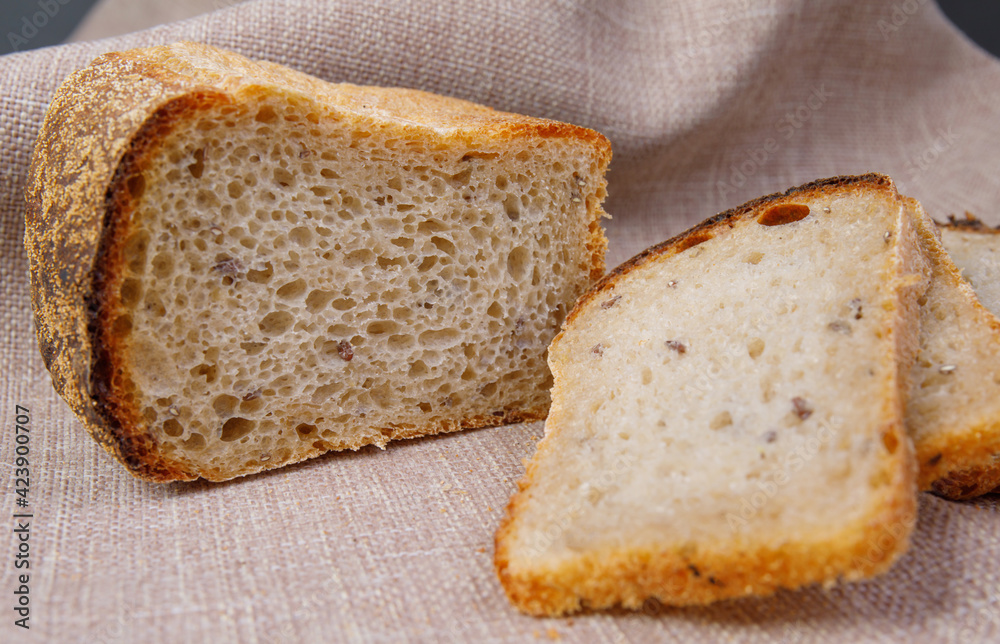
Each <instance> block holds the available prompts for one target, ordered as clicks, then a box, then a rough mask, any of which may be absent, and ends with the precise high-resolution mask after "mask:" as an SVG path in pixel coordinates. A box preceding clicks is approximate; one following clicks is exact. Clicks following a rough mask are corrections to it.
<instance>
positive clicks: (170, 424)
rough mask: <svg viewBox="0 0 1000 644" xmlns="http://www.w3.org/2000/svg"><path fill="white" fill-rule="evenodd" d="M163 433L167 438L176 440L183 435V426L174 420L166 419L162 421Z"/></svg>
mask: <svg viewBox="0 0 1000 644" xmlns="http://www.w3.org/2000/svg"><path fill="white" fill-rule="evenodd" d="M163 433H164V434H166V435H167V436H172V437H174V438H176V437H178V436H180V435H181V434H183V433H184V426H183V425H181V424H180V423H179V422H178V421H177V420H176V419H174V418H168V419H166V420H165V421H163Z"/></svg>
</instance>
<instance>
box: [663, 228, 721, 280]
mask: <svg viewBox="0 0 1000 644" xmlns="http://www.w3.org/2000/svg"><path fill="white" fill-rule="evenodd" d="M712 237H714V235H712V233H710V232H709V231H707V230H700V231H697V232H694V233H692V234H690V235H688V236H687V237H685V238H684V239H682V240H681V241H679V242H678V243H677V252H678V253H683V252H684V251H686V250H688V249H689V248H694V247H695V246H697V245H698V244H704V243H705V242H707V241H708V240H709V239H711V238H712ZM668 286H671V285H670V284H668Z"/></svg>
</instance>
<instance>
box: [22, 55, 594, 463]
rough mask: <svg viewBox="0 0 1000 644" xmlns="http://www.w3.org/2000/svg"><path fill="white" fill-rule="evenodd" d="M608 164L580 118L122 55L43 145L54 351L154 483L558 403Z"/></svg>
mask: <svg viewBox="0 0 1000 644" xmlns="http://www.w3.org/2000/svg"><path fill="white" fill-rule="evenodd" d="M609 159H610V146H609V144H608V142H607V140H606V139H605V138H604V137H602V136H601V135H599V134H597V133H596V132H593V131H591V130H587V129H585V128H580V127H575V126H571V125H566V124H562V123H556V122H552V121H545V120H540V119H533V118H528V117H523V116H518V115H514V114H506V113H502V112H497V111H494V110H491V109H488V108H485V107H482V106H478V105H474V104H471V103H468V102H465V101H460V100H455V99H450V98H444V97H440V96H435V95H431V94H427V93H424V92H418V91H412V90H402V89H381V88H372V87H356V86H352V85H333V84H329V83H325V82H322V81H319V80H317V79H314V78H311V77H309V76H306V75H304V74H301V73H298V72H295V71H293V70H290V69H287V68H284V67H280V66H278V65H274V64H269V63H263V62H253V61H250V60H247V59H245V58H243V57H241V56H237V55H235V54H232V53H228V52H224V51H221V50H218V49H215V48H212V47H208V46H204V45H197V44H192V43H182V44H176V45H172V46H170V47H154V48H149V49H138V50H132V51H127V52H121V53H113V54H107V55H105V56H102V57H101V58H99V59H97V60H96V61H95V62H94V63H92V64H91V65H90V66H89V67H87V68H85V69H83V70H82V71H80V72H78V73H76V74H74V75H73V76H71V77H70V78H69V80H67V81H66V83H65V84H64V85H63V86H62V87H61V88H60V89H59V91H58V93H57V94H56V96H55V98H54V100H53V102H52V105H51V107H50V110H49V113H48V115H47V117H46V119H45V122H44V125H43V127H42V130H41V133H40V135H39V139H38V144H37V147H36V150H35V155H34V159H33V164H32V169H31V176H30V182H29V187H28V213H27V219H26V234H25V244H26V247H27V252H28V257H29V260H30V265H31V266H30V267H31V275H32V292H33V306H34V310H35V315H36V320H37V322H38V339H39V344H40V347H41V350H42V354H43V357H44V358H45V360H46V363H47V365H48V366H49V369H50V371H51V372H52V375H53V381H54V383H55V386H56V388H57V390H59V392H60V393H61V394H62V395H63V396H64V397H65V398H66V400H67V401H68V402H69V403H70V405H71V406H72V407H73V409H74V410H75V412H76V413H77V415H78V416H79V417H80V419H81V420H82V421H83V423H84V424H85V425H86V426H87V427H88V429H89V430H90V431H91V433H92V435H93V436H94V437H95V438H96V439H97V440H98V441H99V442H100V443H102V444H103V445H104V446H105V447H106V448H108V449H109V450H110V451H111V452H112V453H113V454H114V455H115V456H117V457H118V458H119V459H120V460H121V461H122V462H123V463H125V464H126V465H127V466H128V468H129V470H130V471H131V472H132V473H133V474H136V475H137V476H140V477H142V478H146V479H150V480H156V481H167V480H180V479H193V478H196V477H204V478H207V479H211V480H223V479H228V478H232V477H235V476H240V475H244V474H249V473H252V472H257V471H260V470H265V469H271V468H274V467H278V466H280V465H283V464H286V463H293V462H296V461H301V460H303V459H306V458H309V457H312V456H316V455H318V454H322V453H323V452H326V451H328V450H341V449H357V448H359V447H361V446H363V445H371V444H374V445H379V446H383V445H385V444H386V442H387V441H389V440H391V439H397V438H406V437H413V436H420V435H424V434H434V433H438V432H447V431H456V430H460V429H463V428H468V427H481V426H487V425H497V424H501V423H510V422H517V421H520V420H526V419H539V418H543V417H544V416H545V413H546V411H547V409H548V405H549V394H548V388H549V383H550V382H551V377H550V375H549V372H548V368H547V366H546V364H545V355H546V348H547V346H548V344H549V341H550V340H551V339H552V337H553V336H554V335H555V332H556V331H557V330H558V328H559V325H560V323H561V321H562V319H563V317H564V315H565V312H566V311H567V310H568V309H569V308H570V307H571V306H572V303H573V302H574V301H575V299H576V298H577V297H578V296H579V295H580V294H581V293H582V292H583V291H584V290H585V289H586V288H587V287H588V286H589V285H590V284H591V283H592V281H593V280H594V279H596V278H597V277H599V276H600V275H601V274H602V273H603V269H604V264H603V255H604V249H605V246H606V241H605V238H604V235H603V232H602V231H601V227H600V224H599V220H600V218H601V216H602V215H603V212H602V210H601V205H600V204H601V201H602V200H603V198H604V195H605V181H604V177H603V175H604V171H605V169H606V167H607V164H608V161H609Z"/></svg>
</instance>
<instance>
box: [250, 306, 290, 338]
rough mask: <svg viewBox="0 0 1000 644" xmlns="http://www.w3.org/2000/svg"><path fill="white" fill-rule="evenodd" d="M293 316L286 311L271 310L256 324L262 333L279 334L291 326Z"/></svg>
mask: <svg viewBox="0 0 1000 644" xmlns="http://www.w3.org/2000/svg"><path fill="white" fill-rule="evenodd" d="M294 321H295V318H294V317H293V316H292V314H291V313H289V312H288V311H271V312H270V313H268V314H267V315H265V316H264V319H263V320H261V321H260V323H259V324H258V325H257V326H258V327H259V328H260V330H261V332H262V333H266V334H267V335H272V336H273V335H281V334H282V333H284V332H285V331H287V330H288V329H290V328H291V327H292V323H293V322H294Z"/></svg>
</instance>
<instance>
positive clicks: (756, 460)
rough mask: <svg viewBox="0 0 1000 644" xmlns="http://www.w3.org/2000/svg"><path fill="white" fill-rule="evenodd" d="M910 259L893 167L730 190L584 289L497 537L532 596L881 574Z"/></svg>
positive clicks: (900, 536)
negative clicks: (692, 223)
mask: <svg viewBox="0 0 1000 644" xmlns="http://www.w3.org/2000/svg"><path fill="white" fill-rule="evenodd" d="M927 282H928V277H927V265H926V260H925V258H924V257H923V255H922V254H921V252H920V247H919V243H918V240H917V237H916V234H915V231H914V230H913V227H912V220H911V219H910V218H909V217H908V216H907V214H906V209H905V204H904V201H903V200H902V199H901V198H900V196H899V195H898V193H897V192H896V190H895V187H894V186H893V185H892V182H891V181H890V180H889V179H888V178H886V177H883V176H880V175H866V176H862V177H848V178H837V179H830V180H826V181H821V182H817V183H814V184H810V185H807V186H803V187H801V188H797V189H794V190H791V191H789V192H788V193H785V194H784V195H772V196H770V197H765V198H763V199H759V200H757V201H753V202H750V203H748V204H746V205H744V206H742V207H740V208H737V209H735V210H732V211H730V212H727V213H723V214H722V215H719V216H718V217H715V218H713V219H711V220H709V221H707V222H705V223H704V224H702V225H700V226H698V227H696V228H694V229H692V230H690V231H688V232H687V233H684V234H682V235H680V236H678V237H676V238H674V239H671V240H669V241H667V242H665V243H663V244H661V245H659V246H656V247H654V248H651V249H650V250H648V251H646V252H644V253H642V254H640V255H638V256H637V257H635V258H633V259H632V260H630V261H629V262H626V263H625V264H624V265H622V266H621V267H619V268H618V269H617V270H616V271H614V272H613V273H612V274H611V275H609V276H608V277H607V278H605V279H604V280H603V281H602V282H601V283H600V284H598V285H597V286H596V287H594V288H593V289H592V290H591V291H590V292H589V293H588V294H587V295H585V296H584V297H583V298H582V299H581V300H580V302H579V303H578V305H577V307H576V309H575V310H574V311H573V312H572V313H571V315H570V317H569V319H568V321H567V323H566V325H565V327H564V330H563V332H562V333H561V334H560V335H559V336H558V337H557V338H556V339H555V341H554V342H553V345H552V347H551V349H550V356H549V363H550V366H551V367H552V371H553V374H554V377H555V385H554V388H553V392H552V400H553V404H552V410H551V413H550V415H549V417H548V420H547V421H546V427H545V432H546V434H545V438H544V440H543V441H542V442H541V443H540V444H539V447H538V451H537V453H536V454H535V456H534V457H533V459H532V460H531V462H530V464H529V465H528V468H527V473H526V475H525V478H524V480H523V481H522V482H521V490H520V492H519V493H518V494H516V495H515V496H514V498H513V499H512V500H511V503H510V506H509V508H508V518H507V519H506V521H505V523H504V524H503V526H502V527H501V528H500V530H499V532H498V535H497V549H496V566H497V572H498V575H499V577H500V580H501V582H502V584H503V586H504V588H505V590H506V591H507V594H508V596H509V597H510V599H511V600H512V601H513V602H514V604H515V605H516V606H518V607H519V608H520V609H522V610H524V611H526V612H529V613H534V614H548V615H554V614H562V613H566V612H570V611H574V610H578V609H580V608H583V607H590V608H601V607H607V606H611V605H615V604H622V605H624V606H627V607H637V606H639V605H641V603H642V602H643V601H644V600H645V599H647V598H650V597H655V598H658V599H660V600H661V601H663V602H665V603H669V604H701V603H707V602H711V601H714V600H718V599H723V598H727V597H736V596H742V595H750V594H767V593H770V592H773V591H774V590H776V589H778V588H781V587H785V588H795V587H799V586H802V585H804V584H809V583H813V582H822V583H832V582H833V581H835V580H837V579H838V578H843V579H859V578H863V577H867V576H870V575H872V574H875V573H878V572H880V571H883V570H885V569H886V568H887V567H888V566H889V565H890V564H891V562H892V561H893V560H895V559H896V558H897V557H898V556H899V554H900V553H901V552H903V551H904V550H905V549H906V547H907V543H908V537H909V532H910V530H911V528H912V518H913V513H914V505H915V485H914V478H915V469H916V468H915V462H914V459H913V453H912V447H911V444H910V441H909V439H908V438H907V436H906V434H905V432H904V428H903V410H904V404H905V396H906V393H907V391H908V385H909V368H910V365H911V364H912V360H913V356H914V353H915V349H916V345H917V338H918V318H919V311H918V307H917V298H918V297H919V296H920V294H921V293H922V292H923V291H924V289H925V288H926V285H927Z"/></svg>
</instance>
